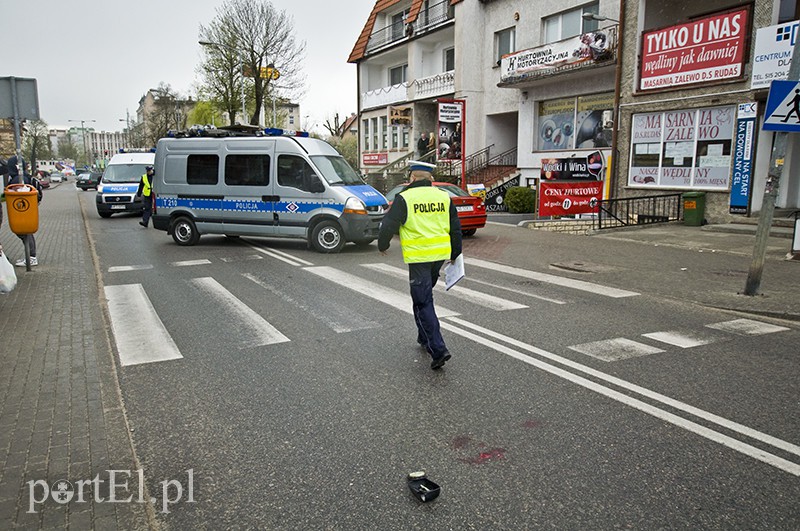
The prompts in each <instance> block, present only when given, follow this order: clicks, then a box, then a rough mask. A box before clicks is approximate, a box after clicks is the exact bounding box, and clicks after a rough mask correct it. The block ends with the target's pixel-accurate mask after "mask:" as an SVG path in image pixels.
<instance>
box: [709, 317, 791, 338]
mask: <svg viewBox="0 0 800 531" xmlns="http://www.w3.org/2000/svg"><path fill="white" fill-rule="evenodd" d="M706 327H708V328H713V329H714V330H722V331H724V332H731V333H732V334H738V335H740V336H760V335H763V334H772V333H775V332H784V331H786V330H791V329H790V328H786V327H785V326H776V325H772V324H769V323H762V322H761V321H753V320H752V319H734V320H733V321H724V322H722V323H714V324H709V325H706Z"/></svg>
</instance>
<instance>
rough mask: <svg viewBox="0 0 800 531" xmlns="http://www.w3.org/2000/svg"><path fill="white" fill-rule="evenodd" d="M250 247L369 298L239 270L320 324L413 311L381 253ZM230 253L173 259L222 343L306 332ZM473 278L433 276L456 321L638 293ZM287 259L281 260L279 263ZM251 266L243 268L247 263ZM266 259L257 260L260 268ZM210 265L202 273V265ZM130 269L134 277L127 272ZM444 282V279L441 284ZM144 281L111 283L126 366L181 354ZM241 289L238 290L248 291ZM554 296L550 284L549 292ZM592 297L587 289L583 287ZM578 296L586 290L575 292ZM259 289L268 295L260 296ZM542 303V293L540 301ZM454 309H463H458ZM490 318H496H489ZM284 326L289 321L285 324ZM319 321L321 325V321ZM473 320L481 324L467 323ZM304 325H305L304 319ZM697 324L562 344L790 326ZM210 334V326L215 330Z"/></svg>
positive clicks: (595, 346)
mask: <svg viewBox="0 0 800 531" xmlns="http://www.w3.org/2000/svg"><path fill="white" fill-rule="evenodd" d="M245 243H246V244H247V245H249V246H250V247H252V248H253V249H254V250H255V251H256V252H257V253H258V254H257V255H248V256H249V258H248V259H253V258H257V259H263V260H275V261H277V262H275V263H276V264H277V263H281V264H287V265H290V266H293V267H296V268H298V269H299V270H300V271H302V273H299V274H300V275H303V274H308V275H311V277H308V282H309V283H312V282H311V281H312V277H313V278H314V279H317V280H319V279H321V280H323V281H324V282H327V283H329V284H330V285H331V287H332V289H334V288H335V289H338V290H339V293H347V294H349V295H348V297H353V298H355V300H358V299H360V300H362V301H364V303H354V304H352V306H350V307H348V308H347V309H343V304H342V302H341V301H339V300H335V299H332V298H328V297H325V296H319V297H313V298H311V297H309V293H305V296H304V294H303V293H300V292H298V289H297V286H292V285H284V284H283V283H280V282H275V280H274V277H273V278H270V277H268V276H262V275H259V274H256V273H255V272H242V273H237V277H239V279H240V280H241V279H245V280H246V281H247V282H249V283H250V285H251V286H252V289H253V290H257V291H258V292H259V293H262V294H263V295H266V296H267V297H272V298H273V299H274V298H275V297H277V299H279V300H280V301H281V302H282V303H283V304H285V305H288V306H289V307H292V308H294V309H295V310H296V311H297V312H299V313H300V314H303V315H307V316H309V319H310V320H311V321H310V322H312V321H313V322H315V323H318V324H321V325H322V326H324V327H326V328H328V329H330V330H331V331H333V332H334V333H336V334H342V333H350V332H355V331H359V330H369V329H374V328H378V327H379V326H380V324H379V323H378V321H376V319H374V318H373V317H372V315H370V314H369V311H365V312H361V311H359V310H360V307H361V306H362V304H366V301H370V302H369V304H373V305H374V304H375V303H379V304H381V305H383V306H386V307H388V308H391V309H394V310H398V311H400V312H403V313H406V314H413V310H412V304H411V297H410V296H409V293H408V284H407V282H408V272H407V270H406V269H405V268H402V267H397V266H394V265H390V264H387V263H385V262H373V261H366V262H365V263H361V264H359V266H358V268H356V269H352V268H350V269H348V270H344V269H342V268H338V267H333V266H330V265H315V264H314V263H312V262H310V261H308V260H305V259H302V258H299V257H296V256H293V255H292V254H290V253H287V252H285V251H281V250H276V249H272V248H264V247H261V246H257V245H252V244H249V243H247V242H245ZM231 261H232V260H229V259H227V258H226V257H214V258H213V260H212V259H209V258H201V259H193V260H183V261H175V262H170V263H168V265H169V266H171V267H176V268H185V269H186V270H187V273H188V274H187V275H186V276H187V279H186V280H185V281H184V282H183V286H184V288H185V287H188V288H189V289H190V290H191V292H190V293H193V294H194V295H190V297H196V298H195V299H191V300H200V301H203V304H204V305H205V303H206V301H208V302H209V304H208V306H210V307H213V308H214V309H215V310H214V311H215V312H217V314H218V317H219V319H218V321H217V323H226V324H215V323H211V324H209V325H208V326H207V327H206V328H209V329H213V327H214V326H217V325H218V326H224V327H226V328H227V329H233V330H235V333H229V334H228V335H227V337H228V338H233V339H226V344H227V345H228V346H230V347H231V348H232V349H240V350H241V349H248V348H253V347H270V346H272V345H279V344H282V343H289V342H291V341H293V340H298V339H301V338H302V336H301V335H299V334H298V327H294V328H290V329H288V330H287V329H285V330H280V329H279V328H280V327H281V323H278V324H276V322H275V319H274V317H275V316H274V315H272V316H271V315H266V312H265V307H253V306H252V304H253V302H252V301H254V300H257V299H258V297H261V295H259V296H254V297H250V298H248V299H247V301H251V302H249V303H248V302H247V301H246V300H242V299H241V298H240V296H237V295H235V294H234V293H233V292H232V291H231V289H230V287H229V286H227V284H228V280H230V277H229V276H225V277H220V278H217V277H214V276H212V275H210V274H208V272H209V271H211V269H208V268H207V267H206V266H211V265H213V264H214V263H215V262H217V263H218V265H219V264H225V263H230V262H231ZM466 263H467V265H468V268H469V269H468V279H467V280H468V281H467V282H465V283H461V284H459V285H458V286H455V287H454V288H452V289H451V290H449V291H445V290H444V288H443V287H442V286H441V285H437V288H436V290H435V292H436V309H437V314H438V315H439V317H440V319H442V320H446V319H450V320H451V321H452V322H455V321H456V320H457V318H458V317H459V316H461V315H462V313H463V312H464V311H466V310H469V311H470V312H472V311H475V312H476V313H478V314H479V315H485V313H486V312H498V318H497V319H501V318H500V317H499V315H501V313H500V312H505V313H509V312H510V314H514V312H516V311H523V310H526V309H528V308H529V304H528V303H529V302H530V300H531V298H535V299H536V300H539V301H543V302H544V303H547V304H552V305H553V307H554V308H555V307H559V306H563V305H565V304H569V302H568V301H569V300H570V298H571V297H575V295H574V293H575V292H577V293H583V294H588V293H590V294H592V295H593V296H600V297H608V298H609V299H619V298H627V297H635V296H637V295H639V294H638V293H636V292H632V291H628V290H621V289H617V288H612V287H609V286H603V285H600V284H596V283H591V282H586V281H580V280H574V279H570V278H567V277H559V276H557V275H550V274H544V273H539V272H536V271H532V270H528V269H524V268H519V267H511V266H506V265H502V264H495V263H492V262H489V261H486V260H479V259H472V258H467V260H466ZM283 267H285V265H284V266H283ZM152 268H153V265H151V264H135V265H129V266H125V265H120V266H113V267H109V268H108V273H109V277H108V279H107V280H109V281H118V282H119V281H120V279H124V278H125V277H126V275H136V272H137V271H146V270H149V269H152ZM245 269H247V268H245ZM262 269H263V268H258V270H259V271H260V270H262ZM490 269H491V270H492V271H495V272H500V273H502V274H504V275H510V276H511V277H512V278H522V279H526V280H534V281H535V282H536V284H537V285H547V286H558V287H559V288H562V289H563V290H564V291H565V292H569V293H571V294H572V295H568V296H567V297H566V298H565V299H560V298H557V297H553V296H543V295H541V294H539V293H537V290H536V289H521V288H520V287H519V286H517V285H514V287H509V285H502V280H497V275H494V276H493V282H489V281H487V280H485V279H481V278H480V277H481V276H482V274H483V272H484V271H487V270H490ZM203 272H206V274H203ZM128 278H129V277H128ZM296 282H300V283H303V280H302V278H300V279H297V278H295V279H294V280H293V281H292V283H296ZM439 284H441V283H439ZM146 289H147V288H146V286H145V285H143V284H136V283H124V282H120V283H118V284H114V285H108V286H106V287H105V295H106V299H107V301H108V308H109V315H110V318H111V322H112V330H113V335H114V340H115V342H116V345H117V351H118V353H119V357H120V364H121V365H122V366H123V367H126V366H131V365H141V364H147V363H155V362H164V361H175V360H181V359H183V358H184V354H183V353H182V352H181V351H180V349H179V348H178V346H177V345H176V342H175V341H174V340H173V338H172V336H171V334H170V331H169V329H168V327H167V326H165V325H164V323H163V322H162V321H161V319H160V318H159V316H158V314H157V312H156V311H155V309H154V307H153V304H152V303H151V302H150V299H149V298H148V295H147V291H146ZM242 291H243V290H242V289H241V288H239V289H238V293H240V294H241V293H242ZM545 292H546V293H547V294H548V295H551V293H550V292H549V291H545ZM587 296H588V295H587ZM578 297H580V295H578ZM262 298H263V297H262ZM539 304H541V302H540V303H539ZM456 308H458V310H457V309H456ZM487 320H488V321H492V320H493V319H491V318H489V319H487ZM282 324H283V325H285V323H282ZM315 326H317V325H315ZM470 327H471V328H473V329H474V327H475V325H470ZM301 328H302V327H301ZM700 328H701V329H699V330H698V329H693V330H689V329H686V330H661V331H652V332H648V333H645V334H642V335H641V337H637V338H626V337H615V338H605V339H600V340H597V341H590V342H586V343H580V344H575V345H569V346H565V348H567V349H569V350H572V351H573V352H578V353H580V354H583V355H585V356H587V357H591V358H595V359H599V360H602V361H606V362H616V361H622V360H625V359H630V358H634V357H641V356H650V355H658V354H661V353H664V352H665V351H667V350H669V349H672V348H680V349H688V348H695V347H699V346H702V345H707V344H710V343H713V342H717V341H724V340H728V339H730V338H731V337H732V335H744V336H757V335H761V334H769V333H774V332H780V331H784V330H789V329H788V328H785V327H780V326H776V325H772V324H769V323H765V322H760V321H755V320H749V319H734V320H729V321H723V322H718V323H711V324H708V325H705V326H704V327H700ZM210 332H212V333H213V330H210Z"/></svg>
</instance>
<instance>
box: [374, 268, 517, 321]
mask: <svg viewBox="0 0 800 531" xmlns="http://www.w3.org/2000/svg"><path fill="white" fill-rule="evenodd" d="M361 265H362V266H363V267H366V268H368V269H371V270H373V271H379V272H381V273H386V274H388V275H391V276H393V277H396V278H404V279H406V280H408V271H406V270H404V269H400V268H399V267H394V266H390V265H388V264H361ZM434 289H435V291H437V292H440V293H448V294H450V295H452V296H453V297H458V298H459V299H463V300H465V301H468V302H471V303H473V304H478V305H480V306H482V307H483V308H487V309H489V310H497V311H504V310H521V309H522V308H527V306H525V305H524V304H519V303H516V302H514V301H510V300H508V299H501V298H500V297H495V296H494V295H489V294H488V293H482V292H480V291H475V290H474V289H469V288H465V287H463V286H453V287H452V288H451V289H450V291H445V289H444V285H443V284H442V283H441V282H439V283H437V284H436V288H434Z"/></svg>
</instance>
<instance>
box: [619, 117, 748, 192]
mask: <svg viewBox="0 0 800 531" xmlns="http://www.w3.org/2000/svg"><path fill="white" fill-rule="evenodd" d="M734 115H735V108H734V107H713V108H705V109H686V110H675V111H668V112H657V113H645V114H635V115H633V122H632V130H631V159H630V172H629V175H628V185H629V186H647V187H653V188H702V189H719V190H727V189H728V186H729V184H730V165H731V146H732V144H733V129H734V118H735V116H734Z"/></svg>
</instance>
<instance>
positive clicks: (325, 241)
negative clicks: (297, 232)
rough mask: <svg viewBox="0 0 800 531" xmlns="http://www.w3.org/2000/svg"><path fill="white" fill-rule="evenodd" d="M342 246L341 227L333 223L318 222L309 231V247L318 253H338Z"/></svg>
mask: <svg viewBox="0 0 800 531" xmlns="http://www.w3.org/2000/svg"><path fill="white" fill-rule="evenodd" d="M344 244H345V241H344V233H343V232H342V227H340V226H339V224H338V223H336V222H335V221H330V220H326V221H320V222H319V223H317V224H316V225H315V226H314V230H312V231H311V245H312V246H313V247H314V249H315V250H316V251H317V252H319V253H338V252H339V251H341V250H342V247H344Z"/></svg>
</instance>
